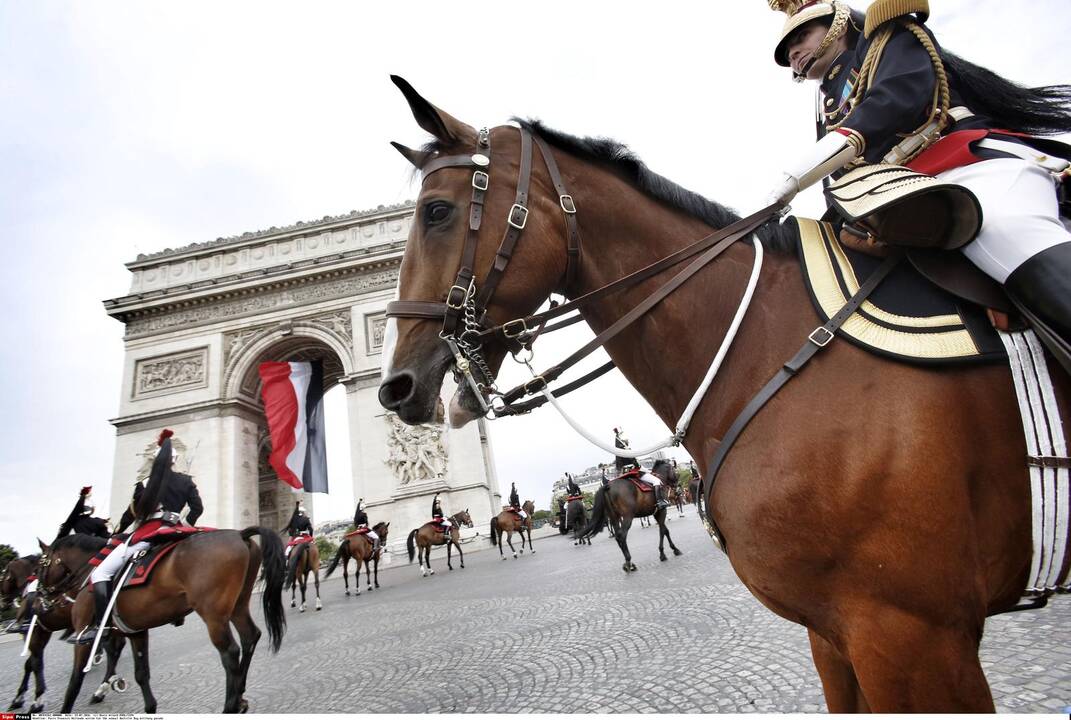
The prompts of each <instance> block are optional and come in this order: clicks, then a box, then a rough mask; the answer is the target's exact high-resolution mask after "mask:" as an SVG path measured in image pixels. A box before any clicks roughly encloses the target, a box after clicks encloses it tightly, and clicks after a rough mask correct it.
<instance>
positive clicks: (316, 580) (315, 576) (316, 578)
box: [312, 565, 324, 610]
mask: <svg viewBox="0 0 1071 720" xmlns="http://www.w3.org/2000/svg"><path fill="white" fill-rule="evenodd" d="M312 584H313V587H314V588H315V590H316V609H317V610H323V609H324V605H323V603H322V602H320V566H319V565H317V566H316V567H314V568H313V569H312Z"/></svg>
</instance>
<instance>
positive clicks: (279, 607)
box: [241, 527, 286, 653]
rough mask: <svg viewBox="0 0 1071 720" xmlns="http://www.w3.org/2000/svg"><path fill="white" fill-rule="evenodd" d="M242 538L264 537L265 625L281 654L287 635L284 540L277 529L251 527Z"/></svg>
mask: <svg viewBox="0 0 1071 720" xmlns="http://www.w3.org/2000/svg"><path fill="white" fill-rule="evenodd" d="M241 535H242V539H243V540H245V541H246V542H248V541H249V539H250V538H251V537H253V536H254V535H259V536H260V552H261V555H262V562H261V571H260V579H261V580H262V581H264V592H263V593H262V594H261V598H262V602H263V606H264V622H265V623H266V624H267V626H268V642H269V644H270V646H271V651H272V652H273V653H277V652H279V646H280V645H282V644H283V634H284V633H285V632H286V613H285V612H284V611H283V579H284V574H285V572H286V563H285V562H284V561H283V541H282V540H280V539H279V535H278V534H277V533H276V532H275V531H274V530H269V529H268V528H263V527H248V528H246V529H245V530H243V531H242V533H241Z"/></svg>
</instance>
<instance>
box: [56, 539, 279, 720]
mask: <svg viewBox="0 0 1071 720" xmlns="http://www.w3.org/2000/svg"><path fill="white" fill-rule="evenodd" d="M254 535H260V546H259V547H258V546H257V544H256V543H254V542H251V538H252V537H253V536H254ZM94 553H95V551H92V550H86V549H82V548H78V547H63V548H60V547H59V543H57V547H56V548H54V549H52V551H51V552H49V553H48V554H47V556H46V557H47V559H48V561H49V562H50V563H51V565H50V567H49V573H50V574H49V578H48V584H49V585H53V586H54V585H56V584H57V583H60V582H63V578H64V573H70V572H71V571H70V570H68V568H79V567H82V566H83V565H84V564H85V563H86V562H87V561H88V560H89V558H90V557H92V556H93V554H94ZM262 557H263V563H264V568H263V573H262V575H261V579H262V580H264V591H263V595H262V604H263V609H264V620H265V622H266V623H267V626H268V639H269V642H270V646H271V649H272V652H278V650H279V645H280V644H281V643H282V639H283V633H284V632H285V629H286V615H285V613H284V612H283V602H282V590H283V581H284V580H285V576H286V565H285V562H284V559H283V543H282V541H281V540H280V539H279V536H278V535H277V534H276V533H275V532H274V531H273V530H268V529H267V528H260V527H250V528H246V529H245V530H242V531H241V532H239V531H238V530H216V531H213V532H205V533H201V534H198V535H193V536H191V537H189V538H186V539H185V540H181V541H180V542H179V544H178V547H176V548H175V549H173V550H171V551H169V552H168V554H167V555H166V556H164V558H163V559H162V560H160V561H159V563H158V564H157V566H156V569H155V570H153V577H152V579H151V580H150V581H149V583H148V584H146V585H142V586H137V587H132V588H129V589H127V590H122V591H120V590H118V589H116V590H115V592H118V593H119V597H118V598H117V600H116V603H115V614H118V616H119V618H120V619H121V620H122V622H123V624H125V625H126V626H127V629H129V630H130V631H131V632H129V633H124V634H126V635H127V637H129V638H130V645H131V647H132V649H133V652H134V679H135V680H137V682H138V685H139V686H140V687H141V693H142V696H143V698H144V700H145V712H147V713H155V712H156V698H155V697H154V696H153V694H152V689H151V688H150V687H149V633H148V630H150V629H151V628H154V627H160V626H161V625H166V624H169V623H181V622H182V621H183V619H184V618H185V617H186V616H187V615H188V614H190V613H191V612H196V613H197V614H198V615H199V616H200V617H201V619H202V620H203V621H204V623H205V626H206V627H207V629H208V636H209V638H210V639H211V641H212V644H213V645H215V646H216V650H218V651H219V656H220V660H221V661H222V663H223V670H224V672H225V673H226V681H227V682H226V686H227V689H226V700H225V701H224V705H223V711H224V712H244V711H245V710H246V709H247V708H248V703H247V702H246V700H245V698H244V697H242V695H243V693H244V692H245V682H246V675H247V673H248V672H249V663H250V661H251V660H252V659H253V650H254V649H255V648H256V645H257V641H258V640H260V628H258V627H257V626H256V623H254V622H253V618H252V616H251V615H250V614H249V598H250V596H251V595H252V594H253V585H254V584H255V583H256V581H257V571H258V570H260V569H261V558H262ZM45 559H46V558H42V563H44V562H45ZM113 617H114V616H113ZM92 619H93V594H92V591H91V589H90V587H89V586H88V585H87V586H85V587H84V588H83V589H82V590H81V592H79V593H78V595H77V596H76V598H75V603H74V606H73V607H72V608H71V623H72V625H73V627H74V629H75V630H77V631H79V632H81V631H83V630H84V629H85V628H86V627H87V626H88V625H89V623H90V622H91V621H92ZM232 624H233V625H234V627H235V629H236V630H237V631H238V636H239V638H240V639H241V645H240V646H239V644H238V643H237V642H235V640H234V635H232V634H231V630H230V626H231V625H232ZM112 632H113V633H115V632H116V631H115V630H112ZM89 651H90V646H89V645H75V646H74V667H73V668H72V669H71V679H70V683H69V684H68V686H67V694H66V696H65V697H64V700H63V710H62V712H65V713H69V712H70V711H71V708H72V707H74V701H75V699H76V698H77V697H78V691H79V690H80V689H81V687H82V678H83V668H84V666H85V664H86V660H87V658H88V656H89Z"/></svg>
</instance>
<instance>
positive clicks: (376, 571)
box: [372, 555, 379, 587]
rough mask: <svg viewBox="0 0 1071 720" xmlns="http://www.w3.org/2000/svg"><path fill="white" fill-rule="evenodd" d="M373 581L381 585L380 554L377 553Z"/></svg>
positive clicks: (373, 565)
mask: <svg viewBox="0 0 1071 720" xmlns="http://www.w3.org/2000/svg"><path fill="white" fill-rule="evenodd" d="M372 582H374V583H375V584H376V587H379V555H376V557H375V559H374V560H373V561H372Z"/></svg>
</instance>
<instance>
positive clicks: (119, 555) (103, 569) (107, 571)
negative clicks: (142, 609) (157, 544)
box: [89, 542, 149, 583]
mask: <svg viewBox="0 0 1071 720" xmlns="http://www.w3.org/2000/svg"><path fill="white" fill-rule="evenodd" d="M148 547H149V543H147V542H139V543H134V544H133V545H128V544H127V543H123V544H122V545H119V546H118V547H116V548H115V549H114V550H112V552H111V554H110V555H109V556H108V557H106V558H104V561H103V562H102V563H101V564H100V565H98V566H97V567H96V569H95V570H94V571H93V572H91V573H89V582H90V583H98V582H108V581H109V580H111V579H112V578H113V577H115V573H117V572H119V569H120V568H121V567H123V563H124V562H126V559H127V558H129V557H131V556H132V555H134V554H135V553H137V552H141V551H142V550H145V549H146V548H148Z"/></svg>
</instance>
